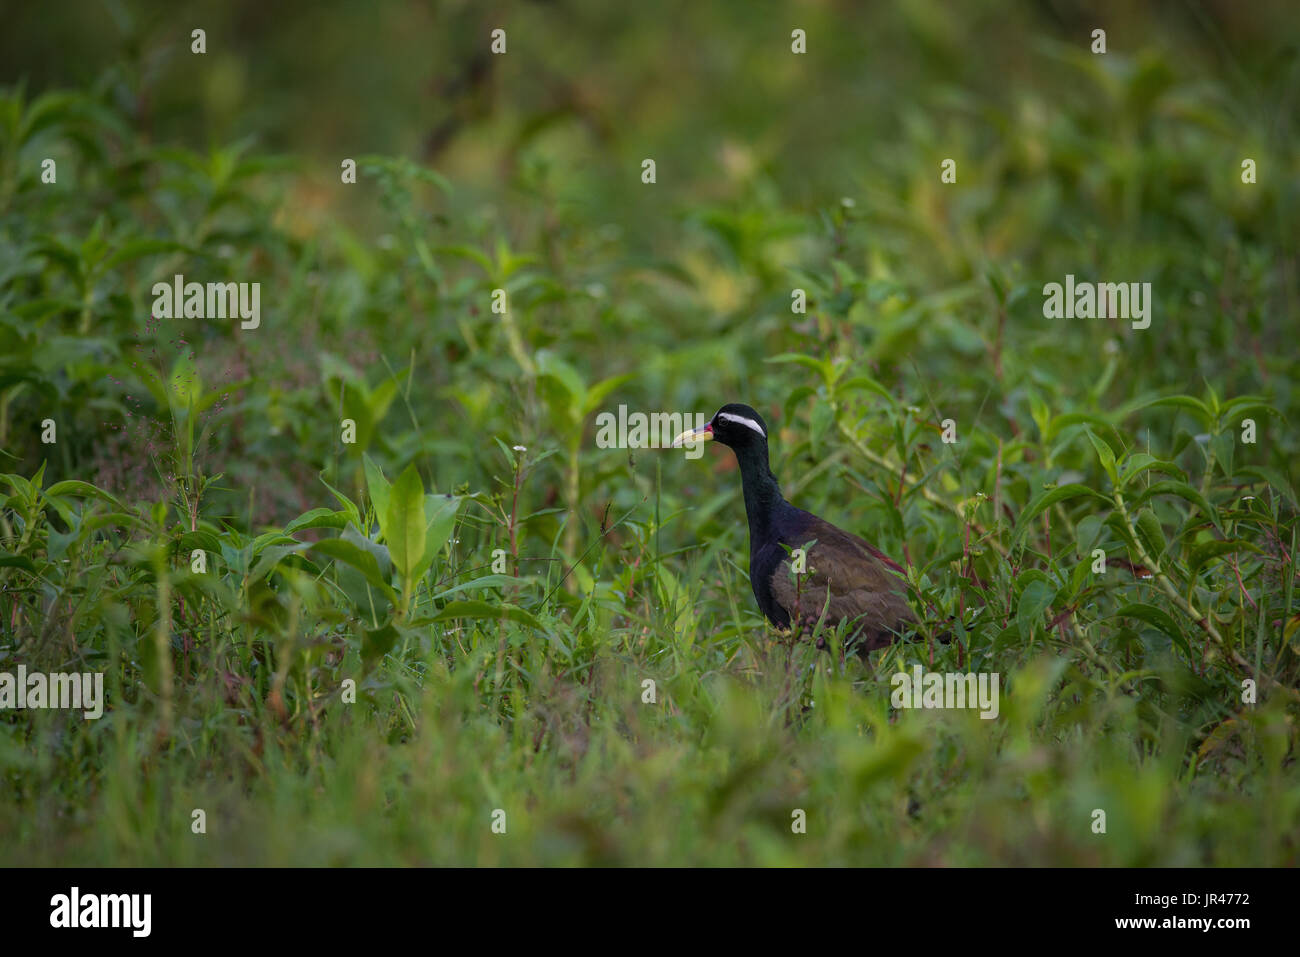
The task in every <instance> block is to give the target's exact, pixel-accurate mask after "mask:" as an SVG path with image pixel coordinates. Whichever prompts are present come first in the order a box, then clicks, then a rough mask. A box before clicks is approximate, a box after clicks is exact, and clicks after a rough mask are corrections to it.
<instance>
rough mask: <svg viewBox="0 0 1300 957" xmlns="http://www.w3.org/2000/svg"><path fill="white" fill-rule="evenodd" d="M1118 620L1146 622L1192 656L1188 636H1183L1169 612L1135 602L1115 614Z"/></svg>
mask: <svg viewBox="0 0 1300 957" xmlns="http://www.w3.org/2000/svg"><path fill="white" fill-rule="evenodd" d="M1114 617H1116V618H1137V619H1138V620H1139V621H1145V622H1146V623H1147V624H1148V625H1153V626H1155V627H1156V628H1158V629H1159V630H1160V631H1162V632H1164V633H1165V634H1166V635H1168V636H1169V640H1170V641H1172V642H1173V643H1174V644H1175V645H1177V646H1178V647H1179V648H1180V649H1182V651H1183V653H1184V654H1186V655H1188V656H1189V657H1190V656H1191V653H1192V649H1191V647H1190V646H1189V645H1188V644H1187V636H1186V635H1184V634H1183V632H1182V629H1181V628H1179V627H1178V624H1177V623H1176V622H1175V621H1174V620H1173V619H1172V618H1170V617H1169V614H1168V613H1167V612H1164V611H1161V610H1160V609H1159V608H1157V607H1156V606H1155V605H1144V604H1142V603H1140V602H1135V603H1134V604H1131V605H1125V606H1124V607H1123V608H1121V609H1120V610H1119V611H1117V612H1115V615H1114Z"/></svg>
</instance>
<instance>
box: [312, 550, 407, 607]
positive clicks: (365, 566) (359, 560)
mask: <svg viewBox="0 0 1300 957" xmlns="http://www.w3.org/2000/svg"><path fill="white" fill-rule="evenodd" d="M309 550H310V551H311V552H312V553H314V554H318V555H324V556H325V557H326V558H333V559H337V560H338V561H341V562H343V563H344V564H346V565H349V566H351V567H352V568H355V569H356V570H357V571H359V572H361V574H362V575H363V576H364V577H365V579H366V581H367V582H369V583H370V584H371V585H374V586H375V587H376V588H380V589H383V590H384V592H385V593H386V594H395V593H394V592H393V589H392V586H390V585H389V584H388V582H387V581H385V580H384V575H383V572H381V571H380V569H379V560H378V559H376V558H375V556H374V555H372V554H371V553H370V552H368V551H366V550H365V549H364V548H362V547H361V546H359V545H355V544H353V543H352V542H349V541H346V540H344V539H342V538H327V539H325V540H324V541H321V542H316V543H315V544H314V545H311V546H310V548H309Z"/></svg>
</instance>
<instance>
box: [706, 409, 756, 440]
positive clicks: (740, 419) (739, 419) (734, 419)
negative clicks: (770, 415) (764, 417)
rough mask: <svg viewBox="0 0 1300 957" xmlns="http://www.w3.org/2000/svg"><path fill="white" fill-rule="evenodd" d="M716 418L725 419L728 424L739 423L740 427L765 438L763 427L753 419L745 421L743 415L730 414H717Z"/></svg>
mask: <svg viewBox="0 0 1300 957" xmlns="http://www.w3.org/2000/svg"><path fill="white" fill-rule="evenodd" d="M718 418H720V419H726V420H727V421H728V422H739V423H740V424H741V425H747V426H749V427H750V428H751V429H753V430H754V431H755V432H757V433H758V434H759V435H761V436H762V437H763V438H767V433H766V432H764V431H763V427H762V426H761V425H759V424H758V423H757V422H755V421H754V420H753V419H747V418H745V417H744V416H743V415H732V414H731V413H730V412H719V413H718Z"/></svg>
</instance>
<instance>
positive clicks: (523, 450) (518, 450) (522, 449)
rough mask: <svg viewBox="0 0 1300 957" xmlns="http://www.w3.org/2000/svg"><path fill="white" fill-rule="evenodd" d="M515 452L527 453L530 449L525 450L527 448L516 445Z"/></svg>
mask: <svg viewBox="0 0 1300 957" xmlns="http://www.w3.org/2000/svg"><path fill="white" fill-rule="evenodd" d="M514 450H515V451H516V452H527V451H528V449H527V448H525V447H524V446H522V445H516V446H514Z"/></svg>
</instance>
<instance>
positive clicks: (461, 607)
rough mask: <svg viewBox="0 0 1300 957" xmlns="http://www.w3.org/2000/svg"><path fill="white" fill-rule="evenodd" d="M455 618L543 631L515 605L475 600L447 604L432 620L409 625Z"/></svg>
mask: <svg viewBox="0 0 1300 957" xmlns="http://www.w3.org/2000/svg"><path fill="white" fill-rule="evenodd" d="M457 618H473V619H507V620H509V621H517V622H520V623H521V624H525V625H529V626H530V627H533V628H536V629H538V630H539V631H541V630H544V629H543V628H542V623H541V622H540V621H538V620H537V619H536V618H534V617H533V616H532V615H531V614H529V613H528V612H526V611H524V609H522V608H520V607H518V606H517V605H510V604H506V603H505V602H486V601H479V600H477V599H467V600H464V601H451V602H448V603H447V604H446V605H444V606H443V607H442V609H441V610H440V611H439V612H438V614H436V615H434V616H433V617H432V618H422V619H420V620H419V621H413V622H411V624H412V625H417V624H429V623H432V622H436V621H451V620H453V619H457Z"/></svg>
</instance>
